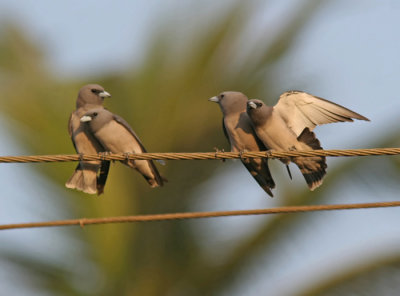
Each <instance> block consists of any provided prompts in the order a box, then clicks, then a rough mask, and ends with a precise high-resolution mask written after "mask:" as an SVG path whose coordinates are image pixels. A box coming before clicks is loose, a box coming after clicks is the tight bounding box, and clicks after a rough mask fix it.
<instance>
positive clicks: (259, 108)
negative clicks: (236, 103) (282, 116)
mask: <svg viewBox="0 0 400 296" xmlns="http://www.w3.org/2000/svg"><path fill="white" fill-rule="evenodd" d="M272 110H273V108H271V107H269V106H267V105H265V104H264V102H263V101H261V100H256V99H254V100H248V102H247V114H248V115H249V117H250V118H251V120H252V121H253V123H254V124H256V125H257V124H262V123H264V122H265V121H266V120H267V118H268V116H269V115H270V114H271V112H272Z"/></svg>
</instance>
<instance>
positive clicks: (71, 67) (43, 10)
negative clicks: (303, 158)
mask: <svg viewBox="0 0 400 296" xmlns="http://www.w3.org/2000/svg"><path fill="white" fill-rule="evenodd" d="M181 2H182V1H173V0H168V1H163V2H162V4H160V2H159V1H113V2H110V1H103V0H99V1H77V0H73V1H50V0H46V1H34V0H31V1H28V0H21V1H13V0H0V19H8V20H12V21H13V22H15V23H17V24H18V25H19V26H20V27H21V28H22V29H23V30H24V31H26V32H27V34H28V36H29V38H32V39H33V40H36V41H39V42H42V43H44V44H46V46H45V50H46V56H47V57H48V60H49V64H48V67H49V68H50V69H51V71H52V72H53V73H55V75H57V76H58V77H60V79H62V78H63V77H74V78H76V77H85V76H86V75H89V74H90V75H96V73H108V72H112V71H120V70H123V69H124V67H126V61H132V63H133V64H134V63H135V62H137V61H138V60H139V59H140V56H141V54H142V53H143V51H144V50H145V49H146V41H147V40H148V39H147V37H148V35H149V34H148V32H149V31H151V30H153V29H155V27H156V26H157V24H158V21H159V19H160V18H170V19H173V20H174V21H176V22H178V23H182V24H187V23H189V24H188V26H190V22H188V20H190V18H192V17H199V16H200V15H201V13H206V12H207V10H209V11H210V13H215V11H218V9H221V7H222V8H223V5H224V4H225V3H227V2H230V1H222V2H219V3H218V4H215V3H214V2H215V1H214V2H212V1H207V4H208V5H201V4H199V3H198V1H187V2H185V3H181ZM298 2H299V1H289V0H285V1H275V4H274V5H273V6H274V7H273V9H271V10H268V11H263V10H260V11H259V14H258V15H257V16H256V17H255V21H254V25H253V27H254V28H253V29H254V31H255V32H256V34H257V35H261V36H262V34H263V31H262V28H263V27H264V26H265V25H270V26H272V25H273V23H274V21H277V20H279V18H282V17H290V14H289V15H288V14H286V13H285V12H286V11H287V7H291V6H292V5H294V3H298ZM193 7H195V8H193ZM194 11H196V12H197V13H195V12H194ZM399 13H400V2H398V1H396V0H382V1H373V0H355V1H345V0H336V1H326V3H325V4H324V5H323V6H322V7H321V8H320V10H319V11H318V13H317V14H316V15H315V16H314V17H313V18H312V19H311V20H310V22H309V23H308V25H307V27H306V29H305V30H304V31H303V32H302V33H301V34H300V35H299V36H297V38H296V43H295V46H294V47H293V49H292V50H291V52H290V54H289V55H288V57H287V58H286V59H285V60H283V61H282V62H280V63H281V64H280V65H279V66H283V67H282V68H281V69H284V71H277V73H276V78H275V79H276V81H277V82H279V83H280V85H285V86H286V89H282V92H283V91H285V90H289V89H298V88H300V87H301V88H302V90H304V91H307V92H310V93H312V94H315V95H318V96H320V97H324V98H327V99H329V100H333V101H335V102H337V103H339V104H342V105H344V106H346V107H349V108H350V109H353V110H356V111H357V112H359V113H361V114H363V115H365V116H367V117H368V118H370V119H371V120H372V122H373V124H371V123H366V122H354V123H352V124H351V126H350V125H349V124H337V125H327V126H323V127H318V128H317V129H316V132H317V134H318V137H319V139H320V141H321V142H322V143H323V147H324V148H326V149H336V148H338V149H340V148H342V149H344V148H358V147H364V146H363V143H366V142H368V141H369V140H370V139H371V137H378V138H379V137H382V136H384V134H385V131H386V130H387V129H390V128H391V127H395V126H397V125H398V121H399V119H398V109H399V108H400V100H399V98H398V96H399V95H398V91H397V85H398V79H399V77H400V60H399V59H398V53H399V52H400V36H399V34H398V28H400V18H399V17H398V16H399ZM121 28H122V29H121ZM266 37H267V36H266ZM304 86H305V89H304ZM278 95H279V94H277V98H278ZM0 120H1V121H0V133H1V134H2V135H3V137H5V138H6V139H9V140H7V141H2V143H1V144H0V154H1V155H8V154H14V153H16V152H18V153H17V154H23V150H21V149H20V148H18V147H17V145H16V144H15V143H13V141H12V139H11V138H9V137H10V135H7V124H9V123H7V122H5V120H4V119H0ZM350 127H351V128H350ZM355 135H357V136H355ZM365 148H368V147H365ZM337 161H339V160H337V159H334V160H333V159H328V165H329V166H334V165H335V163H336V162H337ZM231 165H232V167H233V168H235V169H234V170H233V173H231V174H229V175H226V174H222V173H221V174H220V175H219V176H218V177H217V178H215V179H213V180H210V181H209V183H208V184H205V185H204V186H205V187H204V188H201V190H199V191H200V192H204V193H199V195H200V196H201V195H202V194H204V196H203V197H201V198H199V200H202V201H204V200H207V197H208V196H219V195H229V196H230V199H229V203H227V202H224V201H223V200H214V199H210V198H208V202H205V203H202V204H199V205H196V206H197V209H200V210H201V209H202V210H228V209H238V208H240V209H244V208H249V209H250V208H259V207H265V202H264V201H263V200H262V199H260V196H262V192H261V190H260V189H259V188H258V186H254V185H255V184H254V183H253V181H251V177H250V176H249V175H248V174H247V172H246V171H245V170H243V169H240V166H239V164H238V163H232V164H231ZM31 169H32V167H31ZM221 171H222V170H221ZM224 171H225V170H224ZM19 175H24V176H25V178H26V181H27V183H25V184H26V185H25V186H19V184H18V183H17V181H16V180H17V176H19ZM0 176H2V178H1V180H0V186H2V188H3V190H4V192H5V193H6V194H9V195H13V196H15V200H16V201H15V202H11V203H9V204H6V205H4V207H0V223H11V222H22V221H30V220H35V219H39V217H35V216H33V215H32V214H30V213H31V211H30V209H31V208H33V207H35V208H40V203H46V202H49V200H48V199H46V198H44V199H42V200H38V201H35V202H34V203H33V202H32V201H29V200H27V199H26V196H28V194H27V193H28V192H29V191H30V190H36V191H37V192H39V193H43V195H45V192H44V191H43V190H42V191H41V189H40V188H41V186H37V184H45V185H46V188H50V189H49V190H50V191H51V192H53V193H54V194H62V192H61V191H60V190H58V189H56V188H52V187H51V185H50V184H47V182H46V180H44V179H43V178H41V177H40V176H35V174H34V170H33V169H32V170H28V174H27V173H26V171H25V170H24V169H22V167H21V165H1V166H0ZM328 176H329V173H328ZM294 178H297V179H299V178H300V176H299V175H298V174H297V173H296V174H295V176H294ZM233 181H234V182H233ZM227 184H235V187H234V188H233V189H232V190H230V191H226V189H221V188H225V187H228V186H225V185H227ZM243 184H248V185H246V186H244V185H243ZM47 186H49V187H47ZM381 189H384V191H380V192H384V195H383V196H381V198H382V199H384V200H396V198H397V194H396V192H398V189H400V188H392V189H391V188H384V187H382V188H381ZM224 190H225V191H224ZM46 191H47V189H46ZM244 193H245V194H246V196H248V198H246V200H243V198H242V196H243V194H244ZM379 194H381V193H379V190H378V189H376V191H371V190H369V188H354V187H352V186H346V187H345V188H339V189H338V190H337V191H336V192H335V197H334V198H333V199H330V200H334V201H335V202H337V203H346V202H362V201H374V200H375V201H376V200H377V197H378V198H379ZM278 198H279V194H278ZM278 198H277V199H274V200H273V202H271V203H268V206H271V205H273V206H274V205H278V204H279V201H277V200H278ZM2 209H5V210H2ZM399 214H400V212H399V210H398V209H385V210H377V211H360V212H348V213H329V214H324V215H321V214H313V215H311V216H310V217H309V225H310V226H309V227H308V228H307V229H304V230H303V231H302V233H296V234H294V235H293V241H294V243H293V245H290V246H287V247H286V248H285V250H282V252H281V253H280V254H278V255H277V256H276V262H275V264H272V265H273V266H274V267H275V268H274V270H264V269H262V266H260V265H259V264H256V263H255V264H254V266H253V267H252V268H251V270H249V273H248V275H247V276H244V279H245V280H244V281H242V282H241V283H240V285H239V284H238V286H234V287H233V288H232V291H229V295H244V294H246V295H256V294H257V295H258V294H259V293H257V292H262V291H265V289H267V288H268V287H271V286H274V292H273V293H271V294H270V295H290V294H292V293H294V290H293V286H295V287H299V286H306V285H308V284H309V283H310V282H311V281H313V280H316V279H313V278H314V277H317V278H318V276H320V277H324V276H325V272H324V268H323V267H324V265H323V264H320V262H321V261H322V262H326V263H329V264H330V265H331V266H333V267H334V268H335V269H337V270H338V271H339V270H340V269H341V268H343V266H345V265H346V264H348V263H349V262H351V263H352V262H362V260H363V258H365V257H364V256H371V255H373V254H374V249H375V248H376V246H377V242H379V243H380V245H381V246H382V245H383V246H384V247H385V248H387V250H388V251H387V253H388V254H390V253H396V252H397V246H398V245H399V242H400V235H397V234H396V233H398V231H397V229H396V225H398V223H399V222H400V221H399V219H400V218H399V217H400V215H399ZM40 219H43V216H40ZM262 219H263V218H259V217H253V218H251V217H247V218H230V219H226V220H223V219H218V220H217V221H215V222H213V223H211V224H204V223H201V222H199V223H198V224H196V225H197V226H196V227H199V229H200V230H203V233H209V232H214V233H215V236H214V237H215V240H214V241H211V242H210V244H209V245H207V246H204V248H206V249H209V250H212V249H215V252H220V251H221V248H222V247H223V246H224V244H225V243H226V241H230V240H234V239H239V238H240V237H241V236H242V235H245V232H246V229H249V228H251V227H252V226H256V225H257V223H261V222H263V221H264V220H262ZM227 225H230V226H232V225H236V226H237V227H230V228H229V227H227ZM366 225H367V226H366ZM227 229H235V231H231V232H230V231H227ZM360 229H364V231H360ZM328 230H329V231H330V232H334V233H335V236H329V235H326V233H327V231H328ZM355 232H356V233H357V235H356V236H355V235H354V233H355ZM200 233H201V232H200ZM0 235H1V237H0V240H1V239H7V240H11V241H14V242H15V244H16V245H19V243H21V242H23V238H24V236H25V235H27V236H29V235H31V236H34V233H32V232H29V231H24V230H21V231H15V232H5V233H1V234H0ZM48 235H49V236H50V237H51V238H50V240H51V241H52V242H54V243H56V242H57V241H58V236H57V234H56V232H54V231H51V230H49V232H48ZM307 238H308V239H307ZM316 238H318V240H319V242H318V249H317V248H316V247H315V244H314V240H315V239H316ZM338 241H339V242H342V243H341V244H339V245H338V243H337V242H338ZM343 242H345V243H343ZM332 245H334V246H335V247H334V248H332ZM20 247H23V246H20ZM41 247H43V246H41V244H40V242H38V243H37V252H38V254H39V255H43V254H40V249H41ZM54 249H57V248H54ZM320 249H323V250H325V252H321V251H320ZM360 249H363V252H359V250H360ZM46 250H47V251H48V249H46V248H44V251H42V252H43V253H46V252H47V251H46ZM61 252H62V250H61ZM52 254H53V255H54V254H55V255H56V253H52ZM55 255H54V256H55ZM219 255H220V254H219ZM55 257H56V256H55ZM305 258H306V259H307V260H305ZM338 258H341V259H340V260H338ZM261 270H262V271H263V272H261ZM7 276H9V275H7V274H4V272H3V273H2V271H1V269H0V283H1V285H2V287H8V289H9V290H10V292H15V290H13V289H18V287H15V285H11V286H7V282H8V280H7V279H8V277H7ZM287 282H291V283H293V285H290V286H288V285H287V284H286V283H287ZM3 284H4V285H3ZM12 286H14V287H12ZM255 292H256V293H255ZM14 294H15V293H14Z"/></svg>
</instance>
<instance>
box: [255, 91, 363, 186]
mask: <svg viewBox="0 0 400 296" xmlns="http://www.w3.org/2000/svg"><path fill="white" fill-rule="evenodd" d="M247 114H248V115H249V117H250V119H251V122H252V125H253V127H254V130H255V132H256V134H257V136H258V138H259V139H260V140H261V141H262V142H263V143H264V145H265V146H267V147H269V148H270V149H271V150H300V151H307V150H317V149H322V147H321V144H320V142H319V141H318V139H317V138H316V137H315V134H314V133H313V132H312V130H313V129H314V128H315V127H316V126H317V125H321V124H326V123H333V122H344V121H353V119H359V120H367V121H369V119H368V118H366V117H364V116H362V115H360V114H358V113H356V112H354V111H351V110H349V109H347V108H345V107H343V106H340V105H338V104H335V103H333V102H330V101H328V100H325V99H321V98H318V97H315V96H312V95H310V94H307V93H305V92H299V91H290V92H285V93H283V94H282V95H281V96H280V99H279V101H278V103H277V104H276V105H275V106H274V107H269V106H267V105H265V104H264V103H263V102H262V101H260V100H249V101H248V102H247ZM281 161H282V162H283V163H285V164H288V163H289V162H290V161H293V162H294V163H295V164H296V165H297V166H298V167H299V169H300V171H301V173H302V174H303V176H304V178H305V180H306V182H307V184H308V187H309V188H310V189H311V190H314V189H315V188H317V187H318V186H320V185H321V184H322V180H323V178H324V176H325V174H326V168H327V165H326V159H325V157H322V156H321V157H320V156H318V157H291V158H287V159H281Z"/></svg>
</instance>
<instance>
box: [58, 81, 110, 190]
mask: <svg viewBox="0 0 400 296" xmlns="http://www.w3.org/2000/svg"><path fill="white" fill-rule="evenodd" d="M107 97H110V94H109V93H108V92H106V91H105V90H104V88H103V87H102V86H100V85H97V84H88V85H85V86H83V87H82V88H81V89H80V91H79V93H78V98H77V100H76V110H75V111H74V112H72V114H71V116H70V118H69V122H68V132H69V135H70V137H71V140H72V143H73V145H74V147H75V150H76V152H77V153H80V154H97V153H98V152H102V151H104V149H103V147H102V146H101V144H100V143H99V142H98V141H97V140H96V139H95V138H94V137H93V136H92V135H91V134H90V132H89V131H88V129H87V127H86V125H84V124H83V123H82V122H81V121H80V118H81V117H82V116H83V115H84V114H85V113H86V112H88V111H89V110H91V109H96V108H103V100H104V98H107ZM109 166H110V162H109V161H80V162H79V164H78V166H77V167H76V169H75V172H74V173H73V175H72V176H71V177H70V178H69V180H68V181H67V182H66V183H65V186H66V187H67V188H71V189H77V190H80V191H83V192H86V193H89V194H96V193H97V194H101V193H102V192H103V191H104V186H105V183H106V180H107V175H108V169H109ZM99 170H100V174H99V176H98V171H99Z"/></svg>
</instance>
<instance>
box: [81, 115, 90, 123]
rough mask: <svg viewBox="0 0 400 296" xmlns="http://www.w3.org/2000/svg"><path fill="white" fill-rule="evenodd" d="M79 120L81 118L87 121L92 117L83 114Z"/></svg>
mask: <svg viewBox="0 0 400 296" xmlns="http://www.w3.org/2000/svg"><path fill="white" fill-rule="evenodd" d="M80 120H81V122H88V121H91V120H92V117H90V116H87V115H84V116H82V117H81V119H80Z"/></svg>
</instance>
